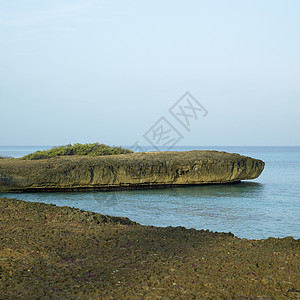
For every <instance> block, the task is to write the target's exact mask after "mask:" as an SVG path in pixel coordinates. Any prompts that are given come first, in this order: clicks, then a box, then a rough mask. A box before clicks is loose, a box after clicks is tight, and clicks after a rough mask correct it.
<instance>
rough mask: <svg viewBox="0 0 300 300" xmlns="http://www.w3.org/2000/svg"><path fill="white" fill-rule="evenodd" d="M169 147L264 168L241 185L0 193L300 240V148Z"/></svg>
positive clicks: (5, 151)
mask: <svg viewBox="0 0 300 300" xmlns="http://www.w3.org/2000/svg"><path fill="white" fill-rule="evenodd" d="M51 147H52V146H13V147H12V146H0V155H3V156H13V157H21V156H24V155H26V154H29V153H32V152H35V151H37V150H47V149H50V148H51ZM124 147H126V146H124ZM143 148H144V149H145V148H146V151H152V150H155V149H153V148H151V147H143ZM172 150H174V151H175V150H176V151H188V150H218V151H226V152H234V153H240V154H242V155H247V156H251V157H254V158H258V159H262V160H263V161H265V163H266V166H265V170H264V171H263V173H262V174H261V176H260V177H259V178H257V179H255V180H252V181H246V182H242V183H240V184H230V185H207V186H194V187H180V188H168V189H153V190H131V191H113V192H86V193H81V192H77V193H34V194H32V193H18V194H5V193H0V197H3V196H5V197H11V198H19V199H23V200H27V201H38V202H45V203H54V204H56V205H62V206H63V205H68V206H73V207H78V208H80V209H84V210H90V211H95V212H99V213H102V214H109V215H113V216H125V217H128V218H130V219H131V220H133V221H137V222H139V223H141V224H144V225H154V226H184V227H187V228H196V229H209V230H213V231H221V232H229V231H230V232H232V233H234V234H235V235H236V236H238V237H241V238H243V237H245V238H251V239H261V238H267V237H270V236H272V237H285V236H293V237H294V238H300V218H299V215H300V185H299V182H300V147H288V146H287V147H262V146H259V147H255V146H248V147H245V146H240V147H237V146H185V147H183V146H182V147H174V148H173V149H172Z"/></svg>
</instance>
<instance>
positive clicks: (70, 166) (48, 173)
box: [0, 150, 265, 192]
mask: <svg viewBox="0 0 300 300" xmlns="http://www.w3.org/2000/svg"><path fill="white" fill-rule="evenodd" d="M264 165H265V163H264V162H263V161H261V160H258V159H253V158H251V157H246V156H241V155H239V154H231V153H226V152H217V151H196V150H195V151H189V152H171V151H169V152H149V153H132V154H122V155H113V156H101V157H86V156H70V157H57V158H51V159H42V160H31V161H26V160H18V159H4V160H1V161H0V191H3V192H4V191H68V190H69V191H72V190H108V189H120V188H131V189H133V188H151V187H162V186H178V185H194V184H212V183H230V182H238V181H240V180H249V179H254V178H257V177H258V176H259V175H260V174H261V172H262V171H263V169H264Z"/></svg>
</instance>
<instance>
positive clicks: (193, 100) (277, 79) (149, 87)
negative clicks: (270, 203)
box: [0, 0, 300, 146]
mask: <svg viewBox="0 0 300 300" xmlns="http://www.w3.org/2000/svg"><path fill="white" fill-rule="evenodd" d="M299 32H300V1H298V0H288V1H282V0H281V1H277V0H244V1H240V0H228V1H224V0H212V1H207V0H205V1H202V0H187V1H177V0H172V1H170V0H165V1H157V0H151V1H138V0H127V1H121V0H110V1H108V0H107V1H101V0H98V1H89V0H84V1H83V0H81V1H79V0H72V1H68V0H59V1H57V0H51V1H46V0H45V1H40V0H35V1H34V0H27V1H21V0H18V1H17V0H10V1H5V0H0V145H2V146H5V145H63V144H69V143H76V142H80V143H91V142H100V143H105V144H109V145H132V144H134V143H136V142H137V141H138V143H139V144H140V145H148V144H149V143H150V144H151V142H153V143H159V142H162V141H168V140H167V139H164V137H165V138H167V137H170V135H172V134H173V135H174V134H175V139H176V135H177V136H178V137H180V139H178V140H176V142H177V143H178V145H187V146H188V145H213V146H215V145H224V146H226V145H240V146H243V145H253V146H256V145H257V146H259V145H266V146H268V145H269V146H271V145H272V146H281V145H289V146H296V145H300V139H299V138H300V133H299V132H300V131H299V128H300V117H299V112H300V55H299V53H300V34H299ZM186 92H189V94H188V96H187V94H186ZM186 97H189V98H186ZM180 99H181V100H180ZM178 101H179V102H178ZM183 101H190V102H183ZM187 103H190V104H187ZM174 105H175V108H174ZM172 107H173V108H174V109H175V110H176V109H177V111H175V110H174V109H173V114H172V110H171V108H172ZM193 107H194V109H193ZM180 109H184V110H185V111H184V114H181V115H180V114H179V112H180ZM180 118H181V122H180ZM160 122H164V123H160ZM184 122H187V123H189V124H188V125H189V126H184V125H186V124H183V123H184ZM155 126H156V127H157V128H155ZM168 126H169V127H168ZM154 130H155V131H154ZM167 132H168V133H167ZM158 133H161V135H160V136H159V135H158ZM162 133H164V134H165V135H164V137H163V135H162ZM145 136H146V137H147V138H148V139H147V138H145ZM154 136H155V137H154ZM157 138H158V139H160V141H158V140H157ZM151 139H152V140H151ZM169 142H170V141H169ZM170 143H172V142H170Z"/></svg>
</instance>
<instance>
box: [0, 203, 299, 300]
mask: <svg viewBox="0 0 300 300" xmlns="http://www.w3.org/2000/svg"><path fill="white" fill-rule="evenodd" d="M0 273H1V280H0V299H30V300H32V299H299V296H300V280H299V274H300V240H294V239H293V238H292V237H286V238H283V239H276V238H269V239H266V240H247V239H239V238H236V237H235V236H233V234H231V233H217V232H211V231H204V230H194V229H185V228H183V227H166V228H159V227H153V226H142V225H140V224H137V223H135V222H131V221H130V220H128V219H126V218H116V217H110V216H103V215H100V214H97V213H93V212H85V211H81V210H79V209H75V208H70V207H57V206H55V205H49V204H41V203H32V202H25V201H20V200H16V199H7V198H0Z"/></svg>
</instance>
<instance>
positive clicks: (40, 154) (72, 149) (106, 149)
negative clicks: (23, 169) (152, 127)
mask: <svg viewBox="0 0 300 300" xmlns="http://www.w3.org/2000/svg"><path fill="white" fill-rule="evenodd" d="M128 153H133V151H131V150H129V149H124V148H122V147H110V146H107V145H104V144H99V143H93V144H79V143H77V144H74V145H71V144H68V145H66V146H60V147H54V148H52V149H50V150H46V151H36V152H34V153H31V154H28V155H26V156H23V157H22V158H21V159H23V160H36V159H44V158H51V157H57V156H71V155H79V156H103V155H117V154H128Z"/></svg>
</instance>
